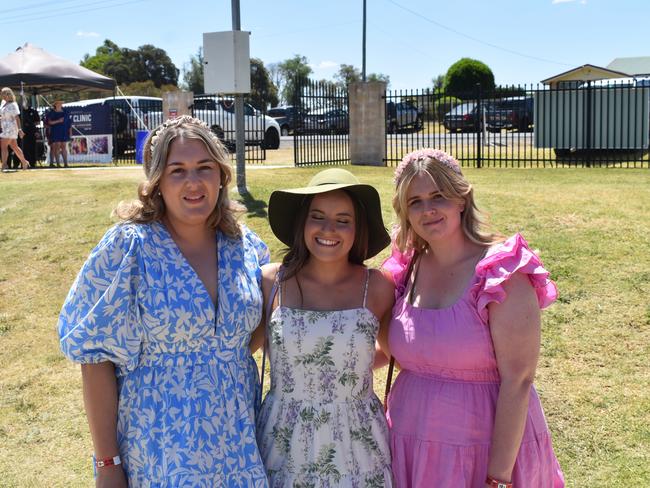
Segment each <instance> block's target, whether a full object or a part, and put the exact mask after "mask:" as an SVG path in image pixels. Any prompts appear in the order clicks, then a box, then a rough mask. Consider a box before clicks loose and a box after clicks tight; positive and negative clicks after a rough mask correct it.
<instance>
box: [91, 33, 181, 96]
mask: <svg viewBox="0 0 650 488" xmlns="http://www.w3.org/2000/svg"><path fill="white" fill-rule="evenodd" d="M81 65H82V66H84V67H86V68H88V69H92V70H93V71H98V72H100V73H103V74H105V75H106V76H110V77H112V78H114V79H115V81H117V83H118V84H120V85H123V84H128V83H133V82H138V81H147V80H151V81H153V83H154V85H155V86H156V87H157V88H160V87H161V86H162V85H177V84H178V69H177V68H176V66H174V63H172V60H171V59H170V58H169V56H168V55H167V53H166V52H165V51H164V50H163V49H160V48H157V47H155V46H152V45H151V44H145V45H143V46H140V47H139V48H138V49H136V50H133V49H129V48H120V47H119V46H118V45H117V44H115V43H114V42H113V41H111V40H109V39H106V40H105V41H104V44H102V45H101V46H99V47H98V48H97V49H96V51H95V54H94V55H93V56H90V55H88V54H86V55H85V56H84V58H83V60H82V61H81Z"/></svg>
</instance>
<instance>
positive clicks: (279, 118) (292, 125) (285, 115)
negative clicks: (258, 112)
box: [266, 105, 307, 136]
mask: <svg viewBox="0 0 650 488" xmlns="http://www.w3.org/2000/svg"><path fill="white" fill-rule="evenodd" d="M266 114H267V115H268V116H269V117H273V118H274V119H275V121H276V122H277V123H278V125H279V126H280V134H281V135H283V136H288V135H289V134H292V133H294V132H296V133H300V132H301V130H302V126H303V120H304V119H305V117H307V111H306V110H304V109H302V108H300V107H293V106H291V105H286V106H282V107H273V108H272V109H270V110H269V111H268V112H267V113H266Z"/></svg>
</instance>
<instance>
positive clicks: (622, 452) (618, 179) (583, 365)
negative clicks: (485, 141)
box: [0, 167, 650, 488]
mask: <svg viewBox="0 0 650 488" xmlns="http://www.w3.org/2000/svg"><path fill="white" fill-rule="evenodd" d="M316 171H318V169H313V168H312V169H294V168H276V169H268V168H263V167H262V168H255V169H254V170H250V171H248V173H247V177H248V184H249V188H250V190H251V195H250V198H248V199H247V200H246V203H247V205H248V207H249V212H248V214H247V215H246V216H245V219H246V220H247V221H248V224H249V225H250V226H251V227H252V228H253V229H254V230H256V231H257V232H258V233H259V234H260V235H261V236H262V237H263V238H264V239H265V240H266V242H267V243H268V244H269V246H270V247H271V249H272V253H273V257H274V258H276V259H277V258H279V257H280V256H281V251H282V248H281V246H280V244H279V242H278V241H277V240H276V239H275V238H274V237H273V236H272V235H271V233H270V231H269V229H268V225H267V221H266V202H267V200H268V197H269V194H270V192H271V191H272V190H273V189H275V188H276V187H278V186H282V187H290V186H301V185H303V184H305V183H306V182H307V181H308V179H309V178H310V176H311V175H312V174H314V173H315V172H316ZM353 171H354V172H355V173H356V174H357V175H358V176H359V177H360V179H361V180H362V181H364V182H367V183H371V184H374V185H376V186H377V188H378V189H379V190H380V193H381V195H382V204H383V211H384V217H385V219H386V222H387V223H390V222H392V221H393V216H392V210H391V208H390V196H391V192H392V173H391V170H390V169H386V168H367V167H355V168H353ZM465 172H466V174H467V176H468V178H469V179H470V180H471V181H472V182H473V183H474V184H475V186H476V188H477V190H476V193H477V198H478V201H479V204H480V205H481V206H482V207H484V208H486V209H487V210H489V213H490V214H491V217H492V221H493V223H494V224H495V226H496V227H497V228H498V229H499V230H501V231H502V232H503V233H506V234H511V233H514V232H517V231H521V232H523V233H524V235H525V237H526V238H527V239H528V240H529V242H530V243H531V245H532V246H533V247H535V248H537V249H539V250H540V252H541V256H542V259H543V260H544V262H545V264H546V266H547V267H548V268H549V269H550V271H551V273H552V276H553V277H554V279H555V280H556V281H557V284H558V286H559V289H560V299H559V300H558V302H557V303H556V304H555V305H553V306H552V307H551V308H549V309H548V310H547V311H546V312H545V313H544V315H543V339H542V353H541V359H540V364H539V368H538V374H537V380H536V385H537V388H538V390H539V393H540V396H541V398H542V403H543V405H544V408H545V410H546V414H547V419H548V423H549V426H550V428H551V431H552V433H553V440H554V444H555V449H556V452H557V454H558V456H559V459H560V462H561V464H562V467H563V469H564V471H565V474H566V477H567V481H568V483H567V484H568V486H570V487H599V486H633V487H637V486H638V487H641V486H650V368H649V367H648V363H649V359H650V300H649V299H648V296H649V295H650V232H648V222H649V221H650V190H649V189H650V170H647V169H646V170H623V169H609V170H607V169H535V170H533V169H528V170H516V169H489V168H488V169H481V170H475V169H466V170H465ZM140 179H141V173H140V172H139V171H137V170H130V169H117V170H104V171H102V170H71V171H31V172H22V173H11V174H0V256H1V257H0V263H1V264H0V351H1V353H0V369H1V371H2V374H1V375H0V445H1V446H2V448H1V449H0V485H1V486H2V487H20V488H24V487H87V486H91V484H92V473H91V469H90V463H89V457H90V454H91V453H92V445H91V442H90V436H89V433H88V428H87V425H86V420H85V416H84V413H83V407H82V397H81V380H80V373H79V367H78V366H76V365H73V364H72V363H70V362H69V361H67V360H66V359H65V358H64V357H63V356H62V354H61V353H60V351H59V346H58V339H57V334H56V328H55V326H56V321H57V316H58V312H59V309H60V307H61V304H62V301H63V299H64V297H65V295H66V293H67V291H68V289H69V287H70V284H71V283H72V281H73V279H74V276H75V274H76V273H77V271H78V270H79V268H80V266H81V264H82V262H83V261H84V259H85V258H86V256H87V255H88V253H89V251H90V250H91V249H92V247H93V246H94V245H95V244H96V243H97V241H98V240H99V238H100V237H101V236H102V234H103V233H104V231H105V230H106V228H107V227H108V226H110V225H111V223H112V221H111V218H110V211H111V209H112V208H113V207H114V206H115V204H116V203H117V202H118V201H119V200H122V199H128V198H131V197H133V196H134V195H135V187H136V183H137V182H138V181H139V180H140ZM384 256H385V253H384V254H382V256H380V257H379V258H376V259H375V260H374V261H373V263H372V264H378V263H379V262H380V260H381V258H382V257H384ZM384 377H385V372H384V371H379V372H378V373H377V375H376V389H377V391H378V392H379V391H381V390H382V389H383V386H384ZM267 384H268V383H267Z"/></svg>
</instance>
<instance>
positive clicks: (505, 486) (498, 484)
mask: <svg viewBox="0 0 650 488" xmlns="http://www.w3.org/2000/svg"><path fill="white" fill-rule="evenodd" d="M485 483H486V484H487V485H488V486H489V487H490V488H512V483H511V482H509V481H499V480H495V479H494V478H493V477H492V476H490V475H488V477H487V478H485Z"/></svg>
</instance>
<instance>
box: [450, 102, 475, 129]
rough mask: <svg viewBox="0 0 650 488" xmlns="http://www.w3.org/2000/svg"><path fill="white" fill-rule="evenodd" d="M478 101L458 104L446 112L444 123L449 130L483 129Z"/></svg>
mask: <svg viewBox="0 0 650 488" xmlns="http://www.w3.org/2000/svg"><path fill="white" fill-rule="evenodd" d="M478 108H479V107H478V104H477V103H476V102H469V103H462V104H460V105H456V106H455V107H454V108H452V109H451V110H450V111H449V112H447V113H446V114H445V116H444V117H443V119H442V125H443V126H444V127H445V129H447V130H448V131H449V132H457V131H460V132H478V131H479V130H480V129H481V124H480V121H479V114H478Z"/></svg>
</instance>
